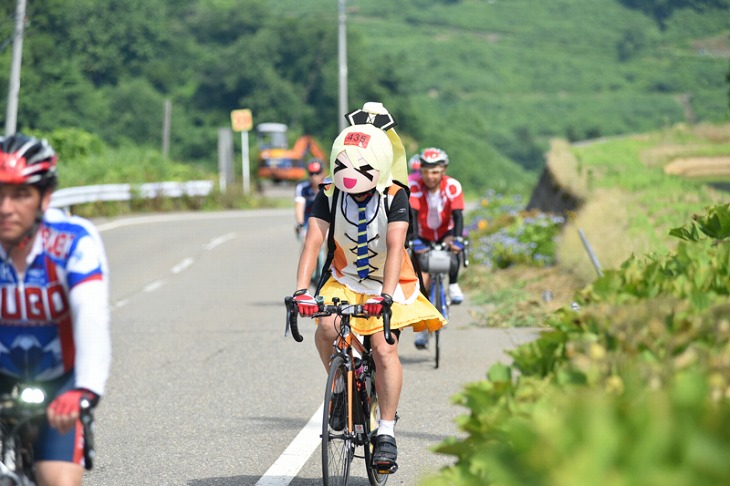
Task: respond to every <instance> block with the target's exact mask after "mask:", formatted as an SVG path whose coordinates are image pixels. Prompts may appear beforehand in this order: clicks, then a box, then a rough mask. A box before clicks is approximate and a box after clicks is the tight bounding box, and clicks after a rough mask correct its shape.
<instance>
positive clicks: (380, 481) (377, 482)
mask: <svg viewBox="0 0 730 486" xmlns="http://www.w3.org/2000/svg"><path fill="white" fill-rule="evenodd" d="M374 379H375V372H373V380H374ZM372 386H373V388H372V392H371V393H370V404H369V408H370V410H368V411H366V413H367V417H365V422H366V424H365V426H366V427H367V436H368V443H367V444H365V470H366V471H367V473H368V480H369V481H370V484H371V486H383V485H384V484H385V483H386V481H388V475H387V474H380V473H379V472H378V471H377V470H376V469H375V468H374V467H373V466H372V464H373V449H375V445H374V444H375V434H376V433H377V430H378V425H379V424H380V409H379V408H378V395H376V393H375V385H374V384H373V385H372Z"/></svg>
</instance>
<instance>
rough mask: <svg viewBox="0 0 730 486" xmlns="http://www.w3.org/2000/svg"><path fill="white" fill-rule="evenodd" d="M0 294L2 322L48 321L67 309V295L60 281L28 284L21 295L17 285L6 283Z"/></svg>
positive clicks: (59, 315) (60, 315) (57, 317)
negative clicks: (0, 299)
mask: <svg viewBox="0 0 730 486" xmlns="http://www.w3.org/2000/svg"><path fill="white" fill-rule="evenodd" d="M1 295H2V309H0V318H1V319H2V322H3V324H17V323H18V321H32V322H28V324H33V323H50V322H51V321H53V320H57V319H59V318H61V317H63V316H65V315H67V314H68V311H69V304H68V297H67V296H66V291H65V289H64V288H63V286H62V285H61V284H60V283H52V284H50V285H49V286H48V287H39V286H35V285H28V286H26V287H25V288H24V289H23V291H22V295H21V291H20V289H19V288H18V287H16V286H10V285H6V286H4V287H3V288H2V294H1Z"/></svg>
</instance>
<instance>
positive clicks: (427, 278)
mask: <svg viewBox="0 0 730 486" xmlns="http://www.w3.org/2000/svg"><path fill="white" fill-rule="evenodd" d="M421 278H423V286H424V287H426V290H428V289H430V288H431V274H430V273H426V272H421Z"/></svg>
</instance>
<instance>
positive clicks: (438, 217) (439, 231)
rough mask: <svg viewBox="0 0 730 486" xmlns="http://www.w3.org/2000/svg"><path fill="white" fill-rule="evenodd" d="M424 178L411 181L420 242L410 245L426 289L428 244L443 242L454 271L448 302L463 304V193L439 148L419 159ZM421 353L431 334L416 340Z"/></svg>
mask: <svg viewBox="0 0 730 486" xmlns="http://www.w3.org/2000/svg"><path fill="white" fill-rule="evenodd" d="M420 163H421V167H420V173H421V177H420V178H417V179H415V178H414V179H411V180H410V189H411V197H410V203H411V207H412V208H413V210H414V211H416V212H417V213H418V218H417V220H418V225H417V226H418V238H417V239H415V240H413V241H412V243H411V245H412V248H413V251H414V252H415V253H416V254H417V255H418V261H419V263H420V265H421V270H422V271H423V280H424V284H425V286H426V288H428V287H429V286H430V281H429V278H428V258H427V253H428V248H429V243H432V242H439V243H441V242H443V243H446V244H447V245H448V246H449V248H450V249H451V252H452V254H451V267H450V270H449V298H450V299H451V303H452V304H460V303H461V302H463V300H464V294H463V292H462V291H461V288H460V287H459V282H458V280H459V267H460V266H461V258H460V254H461V252H462V251H463V250H464V238H463V236H462V233H463V231H464V215H463V211H464V193H463V191H462V189H461V183H460V182H459V181H457V180H456V179H454V178H453V177H449V176H447V175H446V168H447V166H448V165H449V156H448V155H447V154H446V152H444V151H443V150H441V149H440V148H435V147H431V148H427V149H426V150H424V151H423V152H422V153H421V155H420ZM415 345H416V347H417V348H418V349H425V348H426V347H427V345H428V333H427V332H421V333H419V335H418V336H417V337H416V340H415Z"/></svg>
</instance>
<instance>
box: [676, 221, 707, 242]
mask: <svg viewBox="0 0 730 486" xmlns="http://www.w3.org/2000/svg"><path fill="white" fill-rule="evenodd" d="M669 236H674V237H675V238H679V239H681V240H687V241H699V240H700V235H699V233H698V231H697V226H696V225H695V224H694V223H692V224H690V226H689V229H688V228H687V227H686V226H680V227H679V228H672V229H671V230H669Z"/></svg>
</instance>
